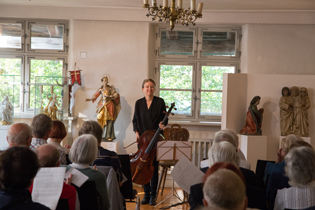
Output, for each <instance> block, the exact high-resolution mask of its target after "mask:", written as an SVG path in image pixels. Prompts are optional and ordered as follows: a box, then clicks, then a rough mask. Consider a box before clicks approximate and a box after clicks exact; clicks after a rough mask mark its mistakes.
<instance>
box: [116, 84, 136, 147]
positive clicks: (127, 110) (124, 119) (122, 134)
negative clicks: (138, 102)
mask: <svg viewBox="0 0 315 210" xmlns="http://www.w3.org/2000/svg"><path fill="white" fill-rule="evenodd" d="M116 90H117V89H116ZM117 92H119V90H117ZM120 104H121V110H120V113H119V115H118V117H117V120H116V122H115V135H116V139H118V140H119V149H118V151H124V148H123V147H124V144H123V140H124V139H126V136H127V135H126V131H127V128H128V126H129V125H130V124H131V116H132V113H131V106H130V105H129V104H128V103H127V100H126V98H125V97H120Z"/></svg>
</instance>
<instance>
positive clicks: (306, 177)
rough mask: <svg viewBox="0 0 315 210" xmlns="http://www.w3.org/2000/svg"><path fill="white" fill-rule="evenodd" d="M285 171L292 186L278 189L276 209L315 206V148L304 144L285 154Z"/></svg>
mask: <svg viewBox="0 0 315 210" xmlns="http://www.w3.org/2000/svg"><path fill="white" fill-rule="evenodd" d="M285 161H286V166H285V173H286V176H288V178H289V184H290V185H291V186H292V187H291V188H284V189H282V190H278V192H277V197H276V201H275V207H274V209H275V210H280V209H281V210H282V209H285V208H288V209H304V208H308V207H312V206H315V150H314V149H313V148H310V147H306V146H302V147H298V148H294V149H292V150H291V151H290V152H289V153H288V154H287V155H286V156H285Z"/></svg>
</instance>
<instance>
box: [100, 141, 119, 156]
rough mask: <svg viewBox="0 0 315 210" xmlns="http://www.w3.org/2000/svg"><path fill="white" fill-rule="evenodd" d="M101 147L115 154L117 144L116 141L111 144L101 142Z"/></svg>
mask: <svg viewBox="0 0 315 210" xmlns="http://www.w3.org/2000/svg"><path fill="white" fill-rule="evenodd" d="M101 146H102V147H104V148H105V149H108V150H110V151H114V152H116V153H117V150H118V146H119V143H118V140H117V139H115V140H113V141H112V142H102V143H101Z"/></svg>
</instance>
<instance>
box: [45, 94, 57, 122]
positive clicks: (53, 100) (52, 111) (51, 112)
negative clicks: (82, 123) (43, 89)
mask: <svg viewBox="0 0 315 210" xmlns="http://www.w3.org/2000/svg"><path fill="white" fill-rule="evenodd" d="M47 99H48V100H49V102H48V104H47V106H46V108H45V109H44V113H45V114H46V115H48V116H49V117H50V118H51V119H52V120H57V111H58V108H57V106H59V105H58V102H57V96H56V94H53V95H52V97H50V98H48V96H47Z"/></svg>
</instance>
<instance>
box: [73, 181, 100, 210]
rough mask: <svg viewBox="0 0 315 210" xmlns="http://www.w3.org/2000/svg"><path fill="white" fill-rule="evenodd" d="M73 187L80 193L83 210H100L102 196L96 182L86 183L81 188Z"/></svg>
mask: <svg viewBox="0 0 315 210" xmlns="http://www.w3.org/2000/svg"><path fill="white" fill-rule="evenodd" d="M73 186H74V187H75V188H76V190H77V192H78V195H79V201H80V209H81V210H99V206H100V205H99V200H100V196H99V193H98V192H97V190H96V185H95V182H94V181H86V182H85V183H84V184H83V185H82V186H81V187H77V186H76V185H73Z"/></svg>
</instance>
